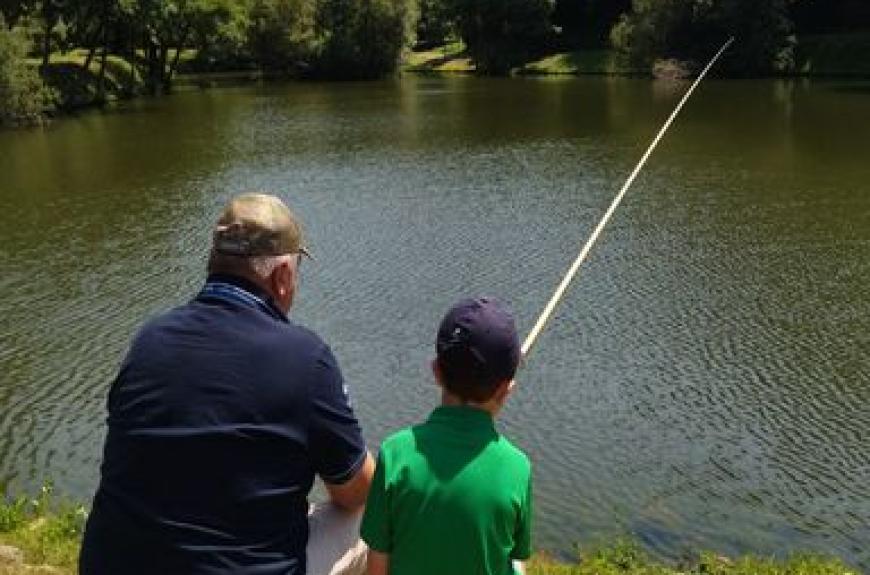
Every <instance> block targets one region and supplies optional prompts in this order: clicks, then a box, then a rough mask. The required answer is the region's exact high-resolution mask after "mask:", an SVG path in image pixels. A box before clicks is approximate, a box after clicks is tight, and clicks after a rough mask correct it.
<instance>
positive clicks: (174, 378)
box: [80, 276, 366, 575]
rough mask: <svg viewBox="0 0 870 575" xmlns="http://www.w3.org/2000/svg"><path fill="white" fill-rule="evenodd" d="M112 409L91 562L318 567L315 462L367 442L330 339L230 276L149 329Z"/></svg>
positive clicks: (115, 569)
mask: <svg viewBox="0 0 870 575" xmlns="http://www.w3.org/2000/svg"><path fill="white" fill-rule="evenodd" d="M108 412H109V416H108V435H107V437H106V443H105V450H104V455H103V464H102V468H101V480H100V485H99V488H98V490H97V494H96V496H95V498H94V504H93V508H92V511H91V514H90V516H89V518H88V523H87V527H86V531H85V537H84V542H83V546H82V554H81V558H80V572H81V573H82V575H118V574H121V573H123V574H125V575H135V574H149V575H150V574H155V575H157V574H161V575H164V574H165V575H173V574H178V575H195V574H229V573H232V574H257V575H272V574H274V575H278V574H281V575H288V574H290V575H292V574H297V573H298V574H302V573H305V545H306V543H307V540H308V521H307V509H308V504H307V495H308V493H309V491H310V489H311V486H312V483H313V480H314V476H315V474H317V475H319V476H320V477H322V478H323V479H324V480H326V481H327V482H329V483H334V484H340V483H343V482H345V481H346V480H348V479H350V478H351V477H352V476H353V475H354V474H355V473H356V471H357V470H358V469H359V468H360V466H361V465H362V463H363V462H364V460H365V456H366V448H365V444H364V442H363V438H362V434H361V431H360V426H359V424H358V422H357V419H356V417H355V416H354V413H353V410H352V409H351V407H350V404H349V401H348V397H347V395H346V391H345V388H344V383H343V380H342V377H341V372H340V371H339V368H338V364H337V363H336V360H335V358H334V357H333V355H332V353H331V351H330V350H329V348H328V347H327V346H326V345H325V344H324V343H323V342H322V341H321V340H320V338H318V337H317V336H316V335H315V334H314V333H312V332H311V331H308V330H307V329H304V328H302V327H300V326H297V325H295V324H293V323H292V322H290V321H288V320H287V318H286V317H285V316H284V315H283V314H282V313H281V311H280V310H278V308H277V307H275V306H274V305H273V304H272V302H271V301H270V300H269V298H268V297H267V295H266V294H265V293H264V292H263V291H261V290H260V289H259V288H258V287H257V286H255V285H254V284H251V283H249V282H246V281H244V280H242V279H240V278H235V277H230V276H211V277H209V280H208V282H207V283H206V285H205V287H204V288H203V290H202V292H201V293H200V294H199V295H198V296H197V297H196V298H195V299H194V300H193V301H191V302H190V303H188V304H187V305H184V306H181V307H179V308H176V309H174V310H172V311H170V312H168V313H166V314H165V315H162V316H160V317H158V318H156V319H154V320H152V321H151V322H149V323H148V324H147V325H145V326H144V327H143V328H142V329H141V331H140V332H139V333H138V335H137V336H136V338H135V339H134V341H133V344H132V346H131V349H130V351H129V353H128V355H127V357H126V358H125V360H124V362H123V364H122V366H121V369H120V372H119V374H118V376H117V378H116V380H115V381H114V383H113V384H112V387H111V389H110V391H109V398H108Z"/></svg>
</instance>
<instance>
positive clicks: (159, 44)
mask: <svg viewBox="0 0 870 575" xmlns="http://www.w3.org/2000/svg"><path fill="white" fill-rule="evenodd" d="M120 7H121V11H122V13H123V14H124V15H125V16H126V17H128V18H129V20H130V21H131V22H132V23H133V26H134V27H135V29H134V31H133V34H134V35H135V36H137V37H138V39H139V42H136V41H135V40H134V41H133V42H132V45H133V46H136V45H140V46H142V47H144V50H145V74H144V76H145V78H146V84H147V86H148V89H149V90H150V91H151V92H152V93H158V92H165V91H169V90H170V89H171V86H172V79H173V76H174V75H175V72H176V70H177V68H178V63H179V60H180V58H181V52H182V50H184V49H185V48H201V49H204V48H207V47H208V46H209V44H210V43H211V42H214V41H217V39H218V38H219V37H220V35H221V34H223V33H226V32H228V31H230V30H233V26H232V22H233V21H234V19H238V18H242V17H243V14H244V8H245V6H244V4H243V3H240V2H236V1H235V0H120Z"/></svg>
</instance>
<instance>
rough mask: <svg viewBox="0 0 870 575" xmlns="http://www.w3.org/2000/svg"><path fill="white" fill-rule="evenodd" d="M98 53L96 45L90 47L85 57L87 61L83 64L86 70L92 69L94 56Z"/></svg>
mask: <svg viewBox="0 0 870 575" xmlns="http://www.w3.org/2000/svg"><path fill="white" fill-rule="evenodd" d="M96 53H97V47H96V46H91V47H90V48H88V56H87V57H86V58H85V63H84V64H83V65H82V68H84V70H85V72H87V71H88V70H90V68H91V62H93V61H94V56H95V55H96Z"/></svg>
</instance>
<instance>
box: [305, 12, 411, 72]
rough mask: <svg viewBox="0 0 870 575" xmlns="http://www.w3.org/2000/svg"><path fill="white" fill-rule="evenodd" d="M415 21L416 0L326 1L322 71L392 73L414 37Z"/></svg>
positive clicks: (320, 22)
mask: <svg viewBox="0 0 870 575" xmlns="http://www.w3.org/2000/svg"><path fill="white" fill-rule="evenodd" d="M415 21H416V2H414V1H413V0H321V2H320V3H319V6H318V12H317V28H318V32H319V37H318V44H319V47H318V57H317V71H318V73H319V74H320V75H322V76H326V77H332V78H342V79H366V78H381V77H384V76H388V75H390V74H392V73H393V72H395V71H396V69H397V67H398V64H399V59H400V57H401V55H402V52H403V50H404V49H405V48H407V47H409V46H410V44H411V43H412V41H413V25H414V23H415Z"/></svg>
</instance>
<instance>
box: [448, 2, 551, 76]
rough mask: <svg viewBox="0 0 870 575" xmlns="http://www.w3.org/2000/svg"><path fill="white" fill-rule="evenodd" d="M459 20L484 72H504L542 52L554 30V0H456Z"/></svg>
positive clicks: (472, 55)
mask: <svg viewBox="0 0 870 575" xmlns="http://www.w3.org/2000/svg"><path fill="white" fill-rule="evenodd" d="M453 9H454V10H455V16H456V22H457V25H458V28H459V33H460V35H461V37H462V40H463V42H465V45H466V46H467V47H468V52H469V54H470V55H471V58H472V59H473V60H474V63H475V64H476V66H477V70H478V72H480V73H482V74H505V73H507V72H509V71H510V69H511V68H513V67H514V66H516V65H518V64H520V63H522V62H524V61H526V60H528V59H529V57H531V56H532V55H534V54H536V53H540V52H542V51H543V50H544V49H545V48H546V46H547V43H548V41H549V39H550V35H551V32H552V29H551V25H550V15H551V13H552V10H553V4H552V1H551V0H454V8H453Z"/></svg>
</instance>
